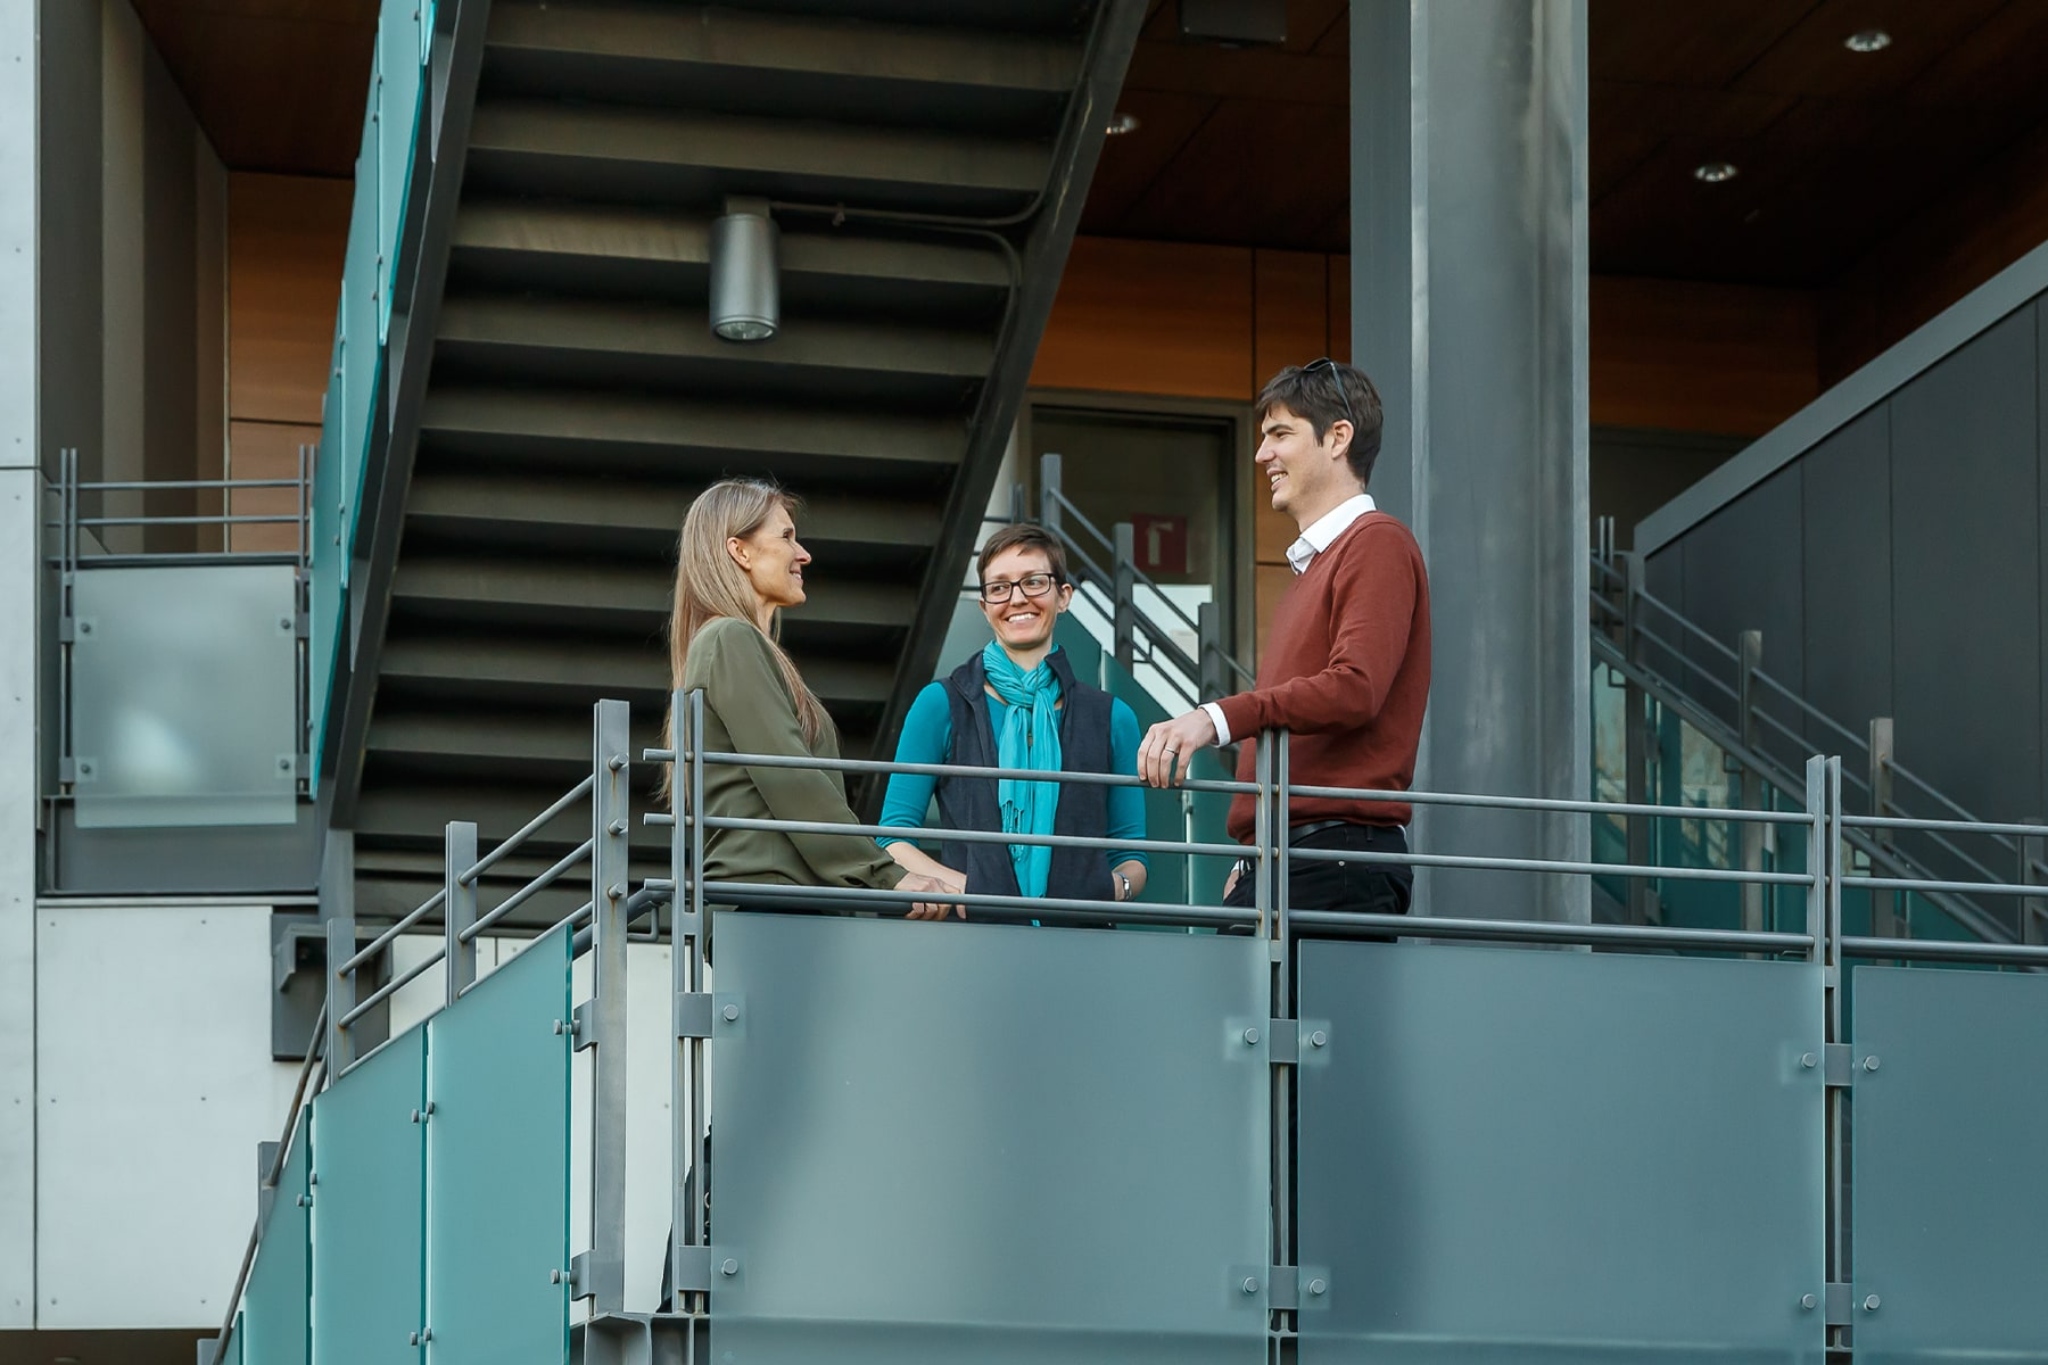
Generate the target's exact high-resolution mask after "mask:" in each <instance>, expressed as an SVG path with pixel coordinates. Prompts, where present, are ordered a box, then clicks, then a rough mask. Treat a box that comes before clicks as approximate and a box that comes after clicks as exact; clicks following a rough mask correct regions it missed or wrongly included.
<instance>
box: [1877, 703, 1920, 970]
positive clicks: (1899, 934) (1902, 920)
mask: <svg viewBox="0 0 2048 1365" xmlns="http://www.w3.org/2000/svg"><path fill="white" fill-rule="evenodd" d="M1892 743H1893V741H1892V718H1891V717H1890V716H1879V717H1877V718H1875V719H1873V720H1872V721H1871V722H1870V813H1871V814H1872V815H1878V816H1884V815H1890V814H1891V813H1892V811H1893V803H1892V757H1893V754H1894V753H1895V752H1896V751H1895V750H1894V749H1893V747H1892ZM1868 833H1869V835H1870V837H1871V839H1872V840H1874V841H1875V842H1876V843H1877V845H1878V847H1880V848H1885V849H1889V848H1890V847H1891V846H1892V844H1893V842H1894V841H1895V840H1896V838H1897V834H1896V832H1895V831H1893V830H1889V829H1873V830H1870V831H1868ZM1910 921H1911V916H1910V915H1902V914H1900V913H1899V902H1898V893H1896V892H1894V891H1893V890H1892V889H1891V888H1890V887H1884V886H1877V887H1872V888H1871V890H1870V932H1871V934H1872V936H1873V937H1876V938H1905V937H1906V936H1907V930H1906V926H1907V925H1908V923H1910Z"/></svg>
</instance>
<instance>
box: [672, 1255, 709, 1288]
mask: <svg viewBox="0 0 2048 1365" xmlns="http://www.w3.org/2000/svg"><path fill="white" fill-rule="evenodd" d="M676 1251H677V1253H678V1255H677V1256H676V1259H675V1278H674V1281H673V1286H674V1289H675V1292H676V1293H678V1294H708V1293H709V1292H711V1265H712V1256H711V1248H710V1247H707V1246H692V1247H677V1248H676Z"/></svg>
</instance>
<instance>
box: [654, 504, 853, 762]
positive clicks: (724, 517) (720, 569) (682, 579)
mask: <svg viewBox="0 0 2048 1365" xmlns="http://www.w3.org/2000/svg"><path fill="white" fill-rule="evenodd" d="M802 507H803V504H802V503H801V502H800V501H799V500H798V499H797V498H796V497H794V496H793V495H791V494H790V493H788V492H786V491H784V490H783V489H782V487H781V486H780V485H777V484H773V483H770V482H768V481H767V480H765V479H724V480H721V481H720V482H718V483H715V484H712V485H711V486H710V487H709V488H707V489H705V490H704V491H703V492H702V493H699V494H698V495H697V497H696V500H695V501H693V502H692V503H691V504H690V510H689V511H688V512H687V513H685V514H684V516H683V529H682V534H681V536H680V537H678V539H677V543H676V589H675V606H674V609H673V610H672V611H671V613H670V615H669V621H668V664H669V688H670V690H671V691H674V690H678V689H680V688H681V687H682V685H683V667H684V665H685V664H686V663H687V662H688V660H689V654H690V642H691V641H693V640H695V639H696V638H697V632H698V631H700V630H702V629H703V628H704V626H705V625H706V624H707V623H708V622H711V621H714V620H716V619H718V618H719V617H721V616H730V617H732V618H733V619H734V620H737V621H744V622H746V623H747V626H748V628H749V629H751V630H760V629H761V622H760V617H759V602H758V599H757V598H756V597H755V595H754V587H753V584H752V583H751V582H750V581H749V580H748V578H747V575H746V572H745V571H744V570H743V569H741V568H740V566H739V564H738V563H737V562H735V561H734V559H733V557H732V554H731V552H730V551H729V550H727V548H726V542H727V541H729V540H732V539H734V538H737V539H740V540H745V539H746V538H747V537H748V536H751V535H752V534H754V532H756V531H758V530H760V529H761V527H762V526H763V525H764V524H765V523H766V522H767V520H768V518H769V517H770V516H771V515H773V514H774V512H775V510H776V509H777V508H781V509H782V510H783V511H785V512H787V513H789V515H790V517H791V518H792V519H794V518H795V516H796V514H797V512H798V511H800V510H801V509H802ZM781 624H782V620H781V613H780V612H778V613H777V614H776V615H775V616H774V617H773V618H771V623H770V627H769V629H768V630H767V631H766V632H764V634H765V635H766V636H767V639H768V648H769V651H770V652H771V653H773V654H774V656H775V662H776V664H777V665H778V666H779V667H780V668H781V670H782V680H783V681H784V682H785V683H787V684H788V685H789V692H790V695H791V696H792V697H793V698H795V701H796V715H797V722H798V724H799V725H801V726H802V728H803V735H804V742H805V743H806V744H814V743H816V742H817V739H818V735H819V733H820V731H822V730H823V729H824V726H825V708H824V707H823V705H821V704H820V703H819V701H818V698H817V696H816V695H815V694H814V693H813V692H812V691H811V689H810V688H809V687H807V686H805V684H804V680H803V676H802V675H801V674H799V673H798V672H797V671H796V664H795V663H793V662H792V661H791V660H790V657H789V655H788V654H787V653H785V652H784V651H783V648H782V645H781V644H780V642H779V641H778V640H777V638H776V637H777V636H779V635H780V634H781ZM671 712H673V707H671ZM675 733H676V730H675V716H674V715H673V714H671V715H670V716H669V717H668V720H667V722H666V723H665V724H664V725H663V727H662V744H663V746H664V747H666V748H674V747H675ZM672 773H673V770H672V769H671V773H670V774H668V775H664V777H663V780H662V794H663V795H664V796H666V795H668V793H669V781H670V777H671V776H672Z"/></svg>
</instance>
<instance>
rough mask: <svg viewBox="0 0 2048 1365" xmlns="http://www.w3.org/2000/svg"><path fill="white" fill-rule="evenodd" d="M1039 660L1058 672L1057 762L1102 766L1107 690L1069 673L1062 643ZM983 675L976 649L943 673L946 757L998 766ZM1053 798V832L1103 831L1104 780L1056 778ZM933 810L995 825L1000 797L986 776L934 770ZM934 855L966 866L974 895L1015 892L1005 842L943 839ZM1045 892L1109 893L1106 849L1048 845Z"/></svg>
mask: <svg viewBox="0 0 2048 1365" xmlns="http://www.w3.org/2000/svg"><path fill="white" fill-rule="evenodd" d="M1046 662H1047V663H1048V664H1049V665H1050V666H1051V668H1052V671H1053V673H1054V674H1055V675H1056V676H1057V677H1058V678H1059V680H1060V699H1061V702H1062V705H1061V706H1060V768H1061V770H1062V771H1064V772H1070V773H1106V772H1108V771H1110V767H1109V707H1110V697H1109V693H1107V692H1104V691H1103V690H1102V689H1101V688H1098V687H1090V686H1088V685H1087V684H1086V683H1080V682H1076V681H1075V680H1074V670H1073V668H1072V667H1071V666H1070V665H1069V664H1068V662H1067V654H1066V651H1065V650H1062V649H1055V650H1054V651H1053V652H1052V653H1051V654H1049V655H1048V656H1046ZM987 683H988V677H987V675H986V674H985V673H984V672H983V671H982V667H981V655H980V654H976V655H975V656H974V657H973V658H971V659H969V660H968V661H967V662H966V663H964V664H962V665H960V667H958V668H956V669H954V670H953V675H952V676H951V677H950V678H948V679H947V680H946V700H947V701H948V702H950V703H951V705H952V712H953V752H952V756H951V761H952V762H954V763H958V764H962V765H964V766H967V767H975V768H999V767H1001V766H1002V764H1001V762H1000V761H999V760H998V758H997V753H996V731H995V726H994V725H992V724H990V722H989V715H988V702H989V697H988V693H987V691H986V690H985V689H986V686H987ZM1059 790H1060V800H1059V806H1058V807H1057V809H1056V810H1055V812H1054V815H1053V831H1052V832H1053V833H1054V834H1073V835H1082V836H1087V837H1092V838H1097V839H1099V838H1101V837H1102V836H1103V835H1105V834H1107V833H1108V832H1109V788H1108V787H1105V786H1100V785H1097V784H1093V783H1085V784H1084V783H1079V782H1073V783H1062V784H1060V789H1059ZM937 794H938V798H939V818H940V820H941V822H942V823H943V824H944V825H945V826H946V828H948V829H986V830H1000V829H1002V827H1003V811H1002V802H1001V800H1000V798H999V796H998V793H997V782H996V779H995V778H993V777H954V776H946V777H941V778H940V779H939V783H938V791H937ZM939 861H940V862H942V863H944V864H945V865H946V866H947V867H953V868H960V869H963V870H965V872H966V873H967V889H968V890H969V891H971V892H974V893H976V894H980V895H990V896H1015V895H1020V894H1022V893H1021V891H1020V890H1019V889H1018V886H1017V870H1016V868H1015V867H1014V866H1012V865H1011V862H1010V846H1009V845H1008V844H997V843H986V844H984V843H964V842H957V841H955V842H948V843H946V844H944V845H943V846H942V847H941V848H940V850H939ZM1045 894H1046V895H1047V896H1051V897H1058V898H1060V899H1065V900H1091V901H1109V900H1115V899H1116V882H1115V880H1114V879H1113V878H1112V877H1111V876H1110V875H1109V852H1108V850H1107V849H1101V848H1055V849H1053V851H1052V867H1051V869H1050V870H1049V871H1048V872H1047V873H1046V878H1045Z"/></svg>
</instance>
